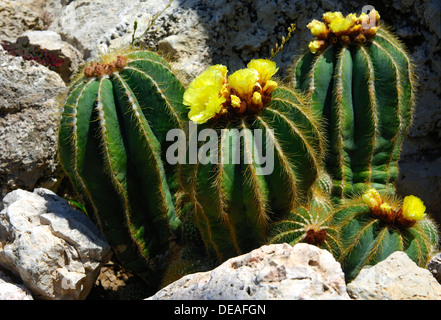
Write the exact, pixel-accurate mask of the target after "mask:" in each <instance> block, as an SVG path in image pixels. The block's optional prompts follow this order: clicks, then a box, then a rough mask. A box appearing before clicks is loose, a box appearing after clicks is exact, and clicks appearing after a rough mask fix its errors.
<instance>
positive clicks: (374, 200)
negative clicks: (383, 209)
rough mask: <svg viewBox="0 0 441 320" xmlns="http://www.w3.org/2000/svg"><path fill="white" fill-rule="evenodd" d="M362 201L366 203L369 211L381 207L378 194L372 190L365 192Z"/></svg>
mask: <svg viewBox="0 0 441 320" xmlns="http://www.w3.org/2000/svg"><path fill="white" fill-rule="evenodd" d="M362 199H363V201H364V203H366V204H367V205H368V207H369V209H371V210H372V209H376V208H379V207H380V206H381V204H382V203H383V200H382V199H381V196H380V194H379V193H378V191H377V190H375V189H374V188H371V189H369V190H367V191H366V192H365V193H364V194H363V196H362Z"/></svg>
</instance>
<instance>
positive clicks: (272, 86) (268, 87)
mask: <svg viewBox="0 0 441 320" xmlns="http://www.w3.org/2000/svg"><path fill="white" fill-rule="evenodd" d="M277 86H278V84H277V82H275V81H273V80H268V81H267V82H266V83H265V86H264V87H263V90H262V92H263V93H264V94H267V95H268V94H271V93H273V92H274V90H276V88H277Z"/></svg>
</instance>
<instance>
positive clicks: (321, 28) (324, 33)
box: [307, 19, 329, 39]
mask: <svg viewBox="0 0 441 320" xmlns="http://www.w3.org/2000/svg"><path fill="white" fill-rule="evenodd" d="M307 27H308V28H309V29H310V30H311V34H312V35H313V36H316V37H317V38H318V39H326V38H327V37H328V34H329V30H328V28H327V27H326V25H325V24H324V23H323V22H321V21H318V20H315V19H314V20H312V21H311V22H310V23H308V25H307Z"/></svg>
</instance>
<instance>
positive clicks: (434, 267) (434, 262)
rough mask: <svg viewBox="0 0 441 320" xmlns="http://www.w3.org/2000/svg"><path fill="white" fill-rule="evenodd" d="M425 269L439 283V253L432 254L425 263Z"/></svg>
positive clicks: (440, 256)
mask: <svg viewBox="0 0 441 320" xmlns="http://www.w3.org/2000/svg"><path fill="white" fill-rule="evenodd" d="M427 270H429V271H430V273H432V275H433V276H434V277H435V279H436V280H438V282H439V283H441V253H438V254H437V255H436V256H434V257H433V258H432V259H431V260H430V261H429V263H428V264H427Z"/></svg>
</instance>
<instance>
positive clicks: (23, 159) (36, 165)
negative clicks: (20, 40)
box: [0, 47, 66, 198]
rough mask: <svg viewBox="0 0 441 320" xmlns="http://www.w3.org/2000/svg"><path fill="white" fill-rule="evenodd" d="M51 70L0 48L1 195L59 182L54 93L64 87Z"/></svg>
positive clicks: (57, 114) (55, 100) (56, 111)
mask: <svg viewBox="0 0 441 320" xmlns="http://www.w3.org/2000/svg"><path fill="white" fill-rule="evenodd" d="M65 88H66V87H65V84H64V82H63V80H62V79H61V77H60V76H59V75H58V74H57V73H56V72H54V71H51V70H49V69H48V68H46V67H44V66H42V65H40V64H38V63H36V62H32V61H25V60H23V59H22V58H21V57H14V56H11V55H8V54H6V52H5V51H4V50H3V48H1V47H0V150H1V152H0V198H3V197H4V196H5V195H6V194H7V193H8V192H10V191H12V190H14V189H17V188H23V189H27V190H31V189H33V188H34V187H36V186H40V187H47V188H50V187H52V186H54V185H55V184H56V182H57V175H56V172H57V151H56V150H57V127H58V121H59V115H60V113H59V106H58V102H57V96H58V95H59V94H61V93H62V92H63V91H64V90H65Z"/></svg>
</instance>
